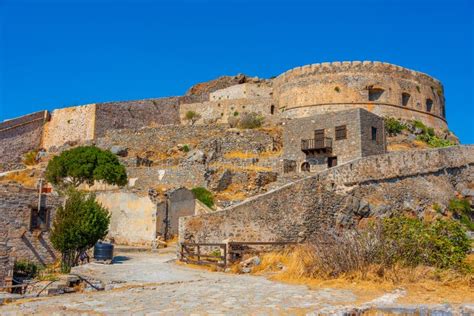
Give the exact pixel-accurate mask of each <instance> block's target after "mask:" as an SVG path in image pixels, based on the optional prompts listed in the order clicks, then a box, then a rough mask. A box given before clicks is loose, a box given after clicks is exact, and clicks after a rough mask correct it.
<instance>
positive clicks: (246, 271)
mask: <svg viewBox="0 0 474 316" xmlns="http://www.w3.org/2000/svg"><path fill="white" fill-rule="evenodd" d="M240 271H241V272H242V273H250V271H252V269H250V268H242V270H240Z"/></svg>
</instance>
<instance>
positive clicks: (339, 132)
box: [336, 125, 347, 140]
mask: <svg viewBox="0 0 474 316" xmlns="http://www.w3.org/2000/svg"><path fill="white" fill-rule="evenodd" d="M346 138H347V128H346V125H341V126H336V140H341V139H346Z"/></svg>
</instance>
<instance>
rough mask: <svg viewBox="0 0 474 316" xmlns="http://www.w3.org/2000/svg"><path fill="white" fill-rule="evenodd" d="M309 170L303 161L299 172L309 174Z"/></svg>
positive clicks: (307, 163)
mask: <svg viewBox="0 0 474 316" xmlns="http://www.w3.org/2000/svg"><path fill="white" fill-rule="evenodd" d="M310 170H311V167H310V165H309V162H307V161H305V162H303V163H302V164H301V172H309V171H310Z"/></svg>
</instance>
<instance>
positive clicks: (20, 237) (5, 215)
mask: <svg viewBox="0 0 474 316" xmlns="http://www.w3.org/2000/svg"><path fill="white" fill-rule="evenodd" d="M43 197H44V200H43V203H44V205H45V206H46V207H47V209H48V210H49V212H48V221H47V222H48V224H47V226H48V227H51V225H52V220H53V218H54V215H55V212H56V208H57V207H58V206H59V205H60V204H61V203H62V200H61V198H60V197H57V196H53V195H43ZM37 207H38V192H37V190H33V189H26V188H24V187H21V186H19V185H16V184H8V183H6V184H1V185H0V214H1V216H0V243H4V244H5V245H6V246H7V247H8V248H9V249H8V256H9V257H10V258H12V259H13V260H19V259H23V260H30V261H33V262H37V263H40V264H43V265H44V264H49V263H52V262H54V261H55V260H56V258H57V253H56V252H55V250H54V249H53V247H52V245H51V242H50V241H49V231H48V230H46V231H44V230H43V231H42V230H39V229H32V228H31V215H32V209H34V208H37Z"/></svg>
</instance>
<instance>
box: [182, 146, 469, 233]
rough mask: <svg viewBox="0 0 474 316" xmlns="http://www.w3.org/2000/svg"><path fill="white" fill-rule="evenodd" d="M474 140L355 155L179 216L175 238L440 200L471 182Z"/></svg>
mask: <svg viewBox="0 0 474 316" xmlns="http://www.w3.org/2000/svg"><path fill="white" fill-rule="evenodd" d="M473 167H474V146H453V147H448V148H442V149H431V150H420V151H410V152H397V153H388V154H385V155H376V156H370V157H366V158H360V159H357V160H354V161H351V162H348V163H346V164H344V165H340V166H338V167H335V168H332V169H329V170H326V171H323V172H321V173H319V174H316V175H314V176H311V177H308V178H305V179H303V180H300V181H297V182H294V183H290V184H288V185H286V186H283V187H281V188H279V189H276V190H274V191H270V192H268V193H265V194H263V195H259V196H256V197H253V198H251V199H249V200H247V201H245V202H243V203H241V204H238V205H236V206H233V207H230V208H228V209H225V210H223V211H219V212H215V213H212V214H203V215H200V216H190V217H184V218H181V219H180V234H179V237H180V241H196V242H222V241H223V240H225V239H229V238H230V239H232V240H238V241H272V240H305V239H309V238H311V236H313V235H314V234H316V233H317V232H318V230H319V229H320V228H321V227H325V226H326V227H333V228H336V227H353V226H355V225H357V224H358V223H359V222H360V221H362V220H364V219H365V218H368V217H372V216H386V215H389V214H393V213H396V212H399V211H403V210H406V209H411V210H413V211H414V212H415V213H417V214H420V212H423V210H424V209H425V208H427V207H430V206H432V205H433V204H434V203H439V204H443V205H446V204H447V203H448V201H449V199H450V198H452V197H453V196H454V193H455V191H456V190H457V188H459V187H463V186H465V185H466V184H467V185H468V186H469V185H470V186H471V187H472V185H473V184H474V168H473Z"/></svg>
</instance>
